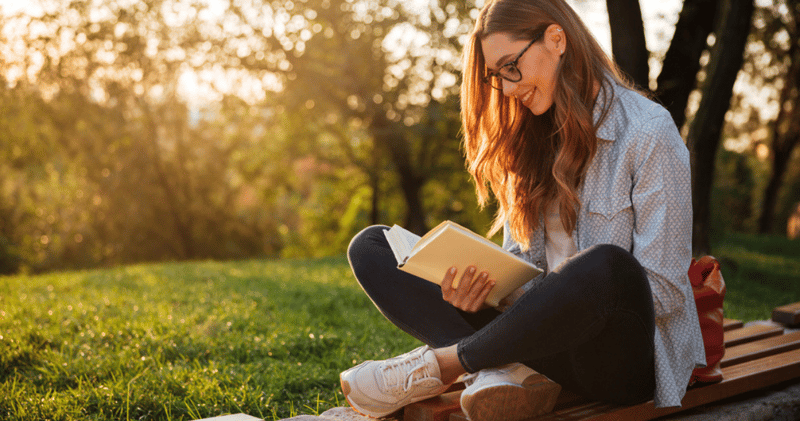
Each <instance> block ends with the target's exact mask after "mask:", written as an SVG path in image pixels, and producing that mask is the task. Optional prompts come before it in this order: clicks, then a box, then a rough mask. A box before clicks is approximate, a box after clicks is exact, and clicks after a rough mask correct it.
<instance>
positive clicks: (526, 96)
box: [520, 91, 533, 103]
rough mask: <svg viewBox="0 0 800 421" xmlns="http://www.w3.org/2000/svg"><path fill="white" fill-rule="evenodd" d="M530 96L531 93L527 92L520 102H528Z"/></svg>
mask: <svg viewBox="0 0 800 421" xmlns="http://www.w3.org/2000/svg"><path fill="white" fill-rule="evenodd" d="M532 94H533V91H529V92H528V93H526V94H525V95H523V96H522V97H521V98H520V101H522V102H523V103H525V102H528V100H529V99H531V95H532Z"/></svg>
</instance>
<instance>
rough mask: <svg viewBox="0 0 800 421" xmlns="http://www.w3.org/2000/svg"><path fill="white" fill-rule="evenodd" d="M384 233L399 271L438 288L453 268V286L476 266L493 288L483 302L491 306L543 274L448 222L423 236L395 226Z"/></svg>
mask: <svg viewBox="0 0 800 421" xmlns="http://www.w3.org/2000/svg"><path fill="white" fill-rule="evenodd" d="M384 234H385V235H386V239H387V240H388V241H389V245H390V246H391V248H392V251H393V252H394V257H395V258H396V259H397V267H398V268H399V269H400V270H402V271H405V272H408V273H410V274H412V275H416V276H419V277H420V278H423V279H426V280H428V281H430V282H433V283H435V284H438V285H441V283H442V279H444V275H445V273H446V272H447V270H448V269H450V267H452V266H455V267H456V268H458V274H457V275H456V278H455V279H454V280H453V286H454V287H455V286H457V285H458V281H459V279H461V274H462V273H464V271H465V270H466V268H467V266H469V265H473V266H475V268H476V269H477V270H478V272H477V273H480V272H484V271H485V272H488V273H489V279H493V280H494V281H495V285H494V288H492V291H491V292H490V293H489V296H488V297H486V303H487V304H489V305H491V306H494V307H496V306H497V305H499V303H500V300H502V299H503V298H505V297H506V296H507V295H509V294H511V293H512V292H514V291H515V290H516V289H517V288H519V287H521V286H522V285H523V284H525V283H526V282H528V281H530V280H531V279H533V278H534V277H536V276H537V275H538V274H540V273H541V272H542V271H541V269H539V268H537V267H536V266H534V265H532V264H531V263H529V262H527V261H525V260H523V259H521V258H519V257H517V256H516V255H514V254H512V253H510V252H508V251H506V250H503V248H502V247H500V246H498V245H497V244H495V243H493V242H491V241H490V240H488V239H487V238H485V237H482V236H480V235H478V234H476V233H474V232H472V231H470V230H469V229H467V228H464V227H462V226H461V225H458V224H456V223H455V222H451V221H444V222H442V223H441V224H439V225H438V226H437V227H436V228H434V229H432V230H430V231H429V232H428V233H427V234H425V236H423V237H420V236H418V235H416V234H414V233H412V232H410V231H408V230H406V229H405V228H402V227H400V226H398V225H395V226H393V227H392V228H391V229H389V230H385V231H384ZM475 279H477V276H475Z"/></svg>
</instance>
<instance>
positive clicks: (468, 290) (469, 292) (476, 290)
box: [442, 266, 494, 313]
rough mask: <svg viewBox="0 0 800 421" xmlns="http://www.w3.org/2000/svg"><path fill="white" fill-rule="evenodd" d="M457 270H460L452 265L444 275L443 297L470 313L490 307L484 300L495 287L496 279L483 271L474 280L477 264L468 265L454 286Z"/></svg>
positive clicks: (454, 305)
mask: <svg viewBox="0 0 800 421" xmlns="http://www.w3.org/2000/svg"><path fill="white" fill-rule="evenodd" d="M456 272H458V270H457V269H456V268H455V267H451V268H450V270H448V271H447V273H446V274H445V275H444V279H442V298H443V299H444V300H445V301H447V302H448V303H450V304H452V305H453V307H455V308H458V309H461V310H463V311H466V312H468V313H475V312H476V311H479V310H483V309H485V308H489V305H487V304H486V303H485V302H484V301H485V300H486V297H487V296H488V295H489V292H490V291H491V290H492V287H494V281H493V280H490V279H489V274H488V273H486V272H481V273H480V275H478V278H477V279H475V281H474V282H473V281H472V278H473V277H474V276H475V272H476V270H475V266H468V267H467V270H466V271H464V273H463V274H462V275H461V279H460V280H459V281H458V287H456V288H453V279H455V277H456Z"/></svg>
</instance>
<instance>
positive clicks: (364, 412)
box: [339, 377, 402, 419]
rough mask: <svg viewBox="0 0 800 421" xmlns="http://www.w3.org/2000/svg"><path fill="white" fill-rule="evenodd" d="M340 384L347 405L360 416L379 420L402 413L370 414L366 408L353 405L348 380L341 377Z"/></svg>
mask: <svg viewBox="0 0 800 421" xmlns="http://www.w3.org/2000/svg"><path fill="white" fill-rule="evenodd" d="M339 384H340V385H341V386H342V393H343V394H344V398H345V399H346V400H347V403H349V404H350V408H351V409H352V410H353V411H355V412H357V413H358V414H359V415H362V416H365V417H367V418H372V419H378V418H384V417H387V416H389V415H391V414H394V413H395V412H399V411H400V410H397V411H392V412H387V413H385V414H383V413H382V414H375V415H372V414H369V413H368V412H369V411H367V410H365V409H364V408H361V407H360V406H358V405H356V404H355V403H353V401H351V400H350V390H351V389H350V383H348V382H347V380H345V379H344V378H342V377H339ZM401 410H402V408H401Z"/></svg>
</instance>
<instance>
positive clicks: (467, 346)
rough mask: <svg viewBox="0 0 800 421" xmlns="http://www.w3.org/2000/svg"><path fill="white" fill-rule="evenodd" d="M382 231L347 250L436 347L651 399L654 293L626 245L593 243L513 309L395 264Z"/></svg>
mask: <svg viewBox="0 0 800 421" xmlns="http://www.w3.org/2000/svg"><path fill="white" fill-rule="evenodd" d="M384 229H388V227H385V226H372V227H368V228H366V229H364V230H363V231H361V232H360V233H359V234H358V235H356V236H355V237H354V238H353V240H352V241H351V243H350V247H349V249H348V258H349V260H350V266H351V268H352V269H353V273H354V274H355V277H356V279H357V280H358V282H359V283H360V284H361V287H362V288H363V289H364V291H365V292H366V293H367V295H368V296H369V298H370V299H371V300H372V302H373V303H375V306H376V307H378V310H380V312H381V313H382V314H383V315H384V316H385V317H386V318H387V319H389V321H391V322H392V323H394V324H395V325H396V326H397V327H399V328H400V329H402V330H404V331H405V332H407V333H408V334H410V335H412V336H413V337H415V338H417V339H419V340H420V341H422V342H424V343H426V344H428V345H430V346H432V347H434V348H439V347H446V346H450V345H453V344H458V346H457V351H458V357H459V360H460V361H461V364H462V365H463V366H464V368H465V369H466V370H467V371H468V372H476V371H479V370H481V369H484V368H492V367H499V366H502V365H506V364H509V363H512V362H521V363H524V364H525V365H527V366H529V367H531V368H533V369H534V370H536V371H537V372H539V373H541V374H544V375H546V376H547V377H549V378H550V379H552V380H554V381H556V382H558V383H559V384H561V386H562V387H564V388H565V389H569V390H572V391H574V392H576V393H579V394H581V395H584V396H586V397H588V398H590V399H596V400H601V401H605V402H611V403H618V404H632V403H637V402H642V401H646V400H649V399H652V397H653V392H654V389H655V369H654V365H653V364H654V351H653V338H654V334H655V322H654V316H653V301H652V300H653V298H652V293H651V291H650V285H649V283H648V281H647V276H646V273H645V271H644V269H643V268H642V266H641V265H640V264H639V262H638V261H637V260H636V258H635V257H633V255H631V254H630V253H629V252H628V251H626V250H624V249H622V248H620V247H617V246H614V245H599V246H594V247H591V248H589V249H586V250H584V251H582V252H580V253H578V254H577V255H575V256H573V257H572V258H570V259H569V260H567V261H566V262H565V263H564V264H562V265H561V266H560V267H559V268H557V270H554V271H551V272H550V273H549V274H548V275H547V276H545V277H544V278H543V279H542V280H541V282H539V283H537V284H536V285H535V286H534V287H533V288H532V289H530V290H529V291H527V292H526V293H525V294H524V295H523V296H521V297H520V298H519V299H518V300H517V301H516V302H515V303H514V304H513V305H512V306H511V307H510V308H509V309H507V310H506V311H505V312H502V313H501V312H498V311H497V310H494V309H487V310H483V311H479V312H477V313H466V312H463V311H461V310H459V309H457V308H455V307H453V306H452V305H450V304H449V303H448V302H446V301H444V300H443V299H442V292H441V288H440V287H439V286H438V285H436V284H433V283H431V282H428V281H425V280H423V279H421V278H418V277H416V276H413V275H410V274H407V273H405V272H403V271H401V270H398V269H397V261H396V260H395V258H394V255H393V254H392V250H391V249H390V248H389V245H388V243H387V242H386V237H385V236H384V234H383V230H384ZM459 270H460V271H461V270H463V268H459ZM478 270H479V271H480V268H478Z"/></svg>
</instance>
